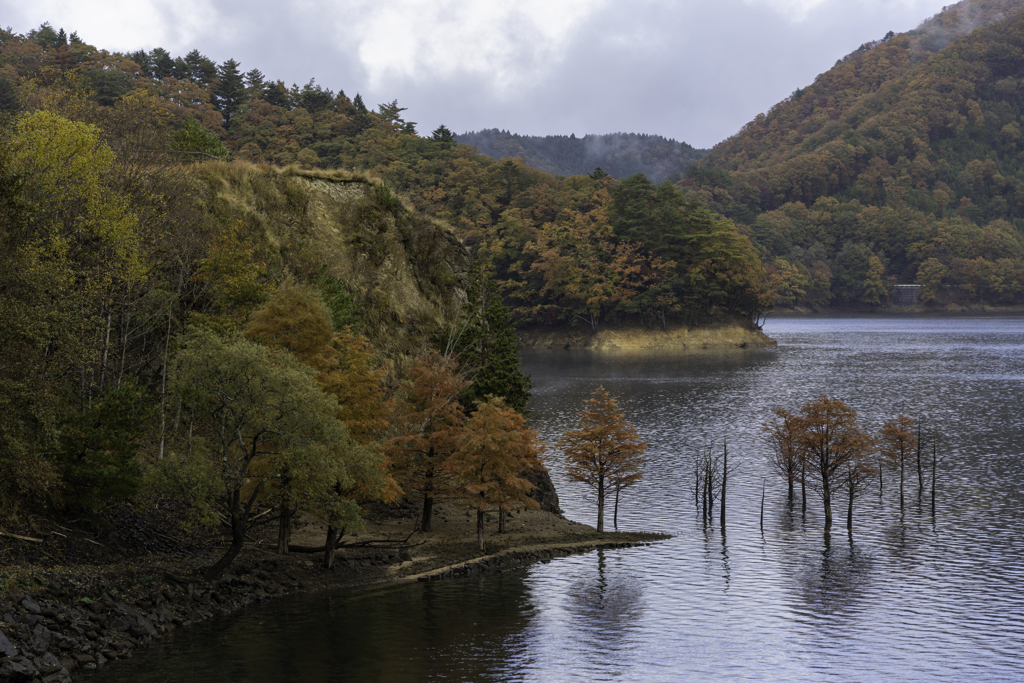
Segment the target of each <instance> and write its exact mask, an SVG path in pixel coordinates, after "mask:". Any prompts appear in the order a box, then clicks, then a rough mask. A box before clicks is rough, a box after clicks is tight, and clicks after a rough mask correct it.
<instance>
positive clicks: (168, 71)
mask: <svg viewBox="0 0 1024 683" xmlns="http://www.w3.org/2000/svg"><path fill="white" fill-rule="evenodd" d="M149 64H150V67H149V68H150V75H151V76H152V77H153V78H155V79H157V80H158V81H162V80H163V79H165V78H173V77H174V75H175V74H174V59H173V58H172V57H171V54H170V53H169V52H168V51H167V50H165V49H163V48H162V47H154V48H153V51H152V52H150V53H149Z"/></svg>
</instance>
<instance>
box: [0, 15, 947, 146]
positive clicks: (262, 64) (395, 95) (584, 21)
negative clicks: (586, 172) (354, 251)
mask: <svg viewBox="0 0 1024 683" xmlns="http://www.w3.org/2000/svg"><path fill="white" fill-rule="evenodd" d="M952 2H953V0H630V1H629V2H625V1H622V0H515V2H511V1H510V0H290V1H289V0H285V1H284V2H282V1H281V0H32V1H31V2H27V1H26V0H0V24H2V25H3V26H5V27H7V26H10V27H12V28H13V29H14V30H15V31H16V32H19V33H24V32H26V31H28V30H29V29H31V28H33V27H36V26H38V25H39V24H40V23H42V22H44V21H49V22H50V23H51V24H52V25H53V26H54V27H55V28H59V27H64V28H65V29H67V30H68V31H69V32H70V31H72V30H75V31H78V34H79V35H80V36H81V37H82V39H83V40H85V42H87V43H90V44H92V45H95V46H97V47H100V48H104V49H107V50H111V51H122V52H123V51H132V50H137V49H139V48H143V49H146V50H149V49H152V48H154V47H163V48H165V49H167V50H168V51H169V52H170V53H171V54H172V55H184V54H185V53H187V52H188V51H190V50H192V49H193V48H197V49H199V51H200V52H202V53H203V54H205V55H207V56H208V57H210V58H211V59H213V60H215V61H217V62H218V63H219V62H223V61H224V60H226V59H228V58H234V59H235V60H237V61H239V62H240V63H241V65H242V68H243V70H249V69H252V68H257V69H260V70H261V71H262V72H263V73H264V74H266V75H267V77H268V78H271V79H275V80H276V79H280V80H283V81H285V83H286V84H288V85H291V84H292V83H299V84H300V85H301V84H303V83H305V82H307V81H308V80H309V79H310V78H315V79H316V82H317V83H319V84H320V85H322V86H323V87H326V88H330V89H331V90H333V91H337V90H339V89H342V90H344V91H345V93H346V94H347V95H349V96H350V97H351V96H354V95H355V94H356V93H357V92H359V93H361V94H362V96H363V99H364V100H365V101H366V103H367V105H368V106H371V107H372V106H375V105H376V104H378V103H382V102H390V101H392V100H395V99H397V100H398V103H399V105H400V106H403V107H408V111H407V112H405V114H404V115H405V117H406V119H407V120H412V121H416V122H417V123H418V129H419V131H420V133H421V134H425V133H428V132H429V131H430V130H433V129H434V128H436V127H437V126H438V125H439V124H441V123H444V124H445V125H447V126H448V127H449V128H451V129H452V130H454V131H455V132H457V133H462V132H465V131H468V130H479V129H482V128H502V129H507V130H510V131H512V132H517V133H523V134H531V135H554V134H565V135H568V134H569V133H575V134H576V135H577V136H581V135H584V134H587V133H611V132H616V131H625V132H636V133H651V134H659V135H664V136H667V137H672V138H675V139H677V140H684V141H686V142H689V143H690V144H692V145H694V146H696V147H711V146H713V145H714V144H715V143H717V142H719V141H721V140H723V139H725V138H727V137H729V136H730V135H732V134H734V133H736V132H737V131H738V130H739V129H740V127H741V126H743V124H744V123H746V122H747V121H749V120H750V119H752V118H753V117H754V116H755V115H756V114H758V113H759V112H763V111H767V110H768V109H769V108H770V107H771V106H772V104H774V103H775V102H778V101H779V100H781V99H783V98H785V97H786V96H787V95H788V94H789V93H791V92H792V91H793V90H795V89H796V88H798V87H802V86H805V85H807V84H809V83H810V82H812V81H813V80H814V77H815V76H816V75H817V74H819V73H821V72H823V71H826V70H827V69H828V68H829V67H831V66H832V65H833V64H835V62H836V60H837V59H839V58H840V57H842V56H844V55H846V54H848V53H850V52H852V51H853V50H855V49H856V48H857V47H859V46H860V45H861V44H863V43H865V42H867V41H870V40H876V39H878V38H881V37H882V36H883V35H885V33H886V32H887V31H890V30H891V31H896V32H897V33H899V32H902V31H907V30H910V29H913V28H915V27H916V26H917V25H918V24H920V23H921V22H922V21H923V20H925V19H927V18H928V17H931V16H932V15H934V14H935V13H937V12H938V11H940V10H941V9H942V6H943V5H944V4H952Z"/></svg>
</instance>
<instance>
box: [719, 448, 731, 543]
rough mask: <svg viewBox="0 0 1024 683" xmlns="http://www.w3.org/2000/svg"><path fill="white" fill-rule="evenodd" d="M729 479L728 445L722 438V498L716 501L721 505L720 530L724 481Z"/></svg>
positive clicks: (723, 513) (723, 526) (722, 521)
mask: <svg viewBox="0 0 1024 683" xmlns="http://www.w3.org/2000/svg"><path fill="white" fill-rule="evenodd" d="M728 479H729V447H728V446H727V445H726V441H725V440H724V439H723V440H722V499H721V500H720V501H719V502H718V504H719V505H720V506H721V515H720V517H719V524H720V526H721V527H722V531H723V532H724V531H725V482H726V481H727V480H728Z"/></svg>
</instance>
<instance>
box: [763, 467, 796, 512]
mask: <svg viewBox="0 0 1024 683" xmlns="http://www.w3.org/2000/svg"><path fill="white" fill-rule="evenodd" d="M790 471H791V472H792V470H790ZM793 479H794V477H793V475H792V474H790V476H789V496H788V498H789V504H790V506H792V505H793ZM761 483H762V484H764V482H761Z"/></svg>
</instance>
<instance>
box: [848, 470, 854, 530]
mask: <svg viewBox="0 0 1024 683" xmlns="http://www.w3.org/2000/svg"><path fill="white" fill-rule="evenodd" d="M854 493H855V491H854V482H853V479H852V478H851V479H850V501H849V503H848V504H847V506H846V530H847V531H850V532H852V531H853V495H854Z"/></svg>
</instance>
